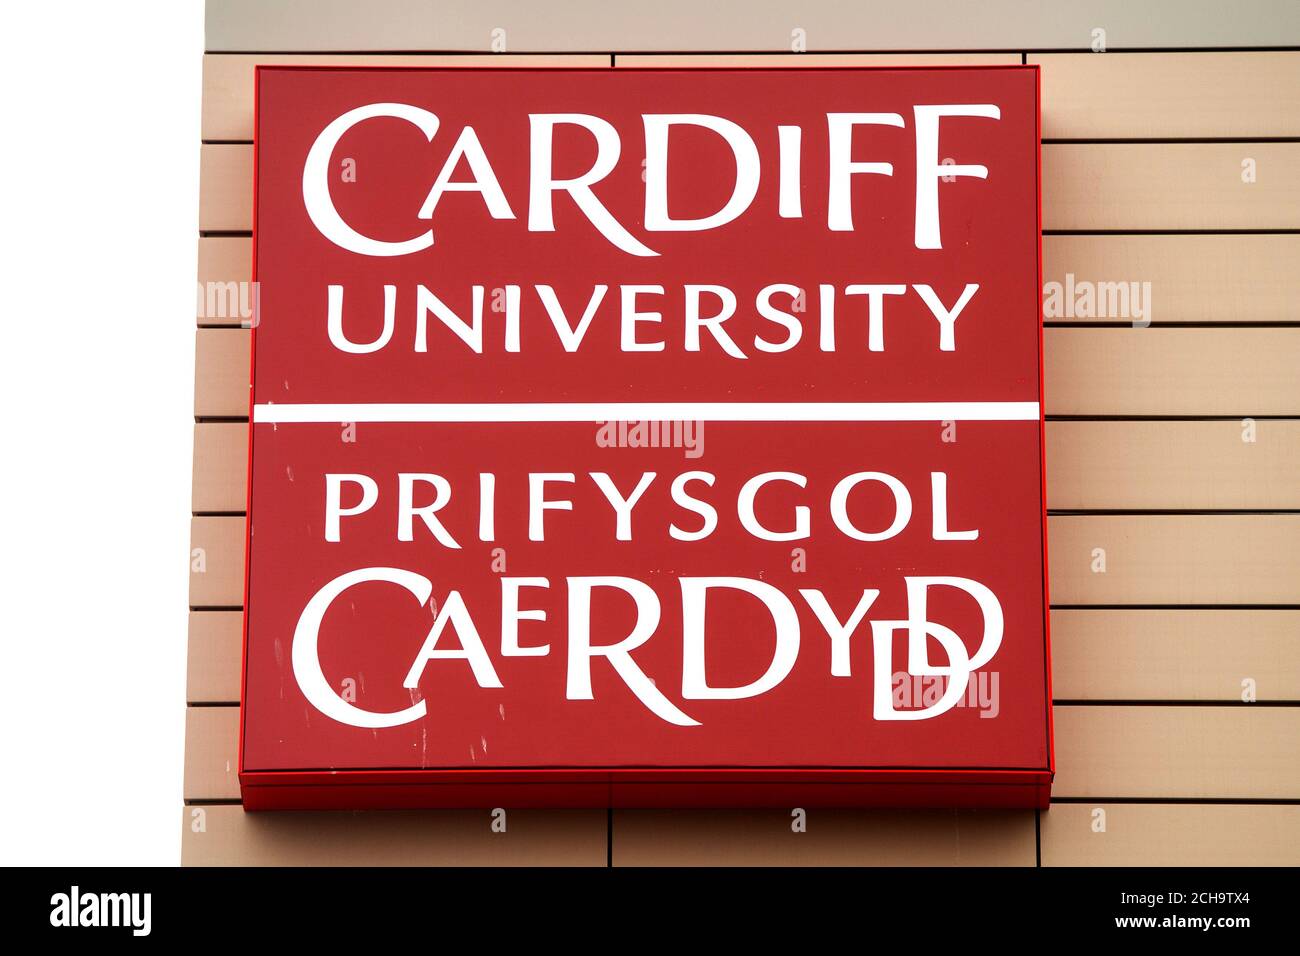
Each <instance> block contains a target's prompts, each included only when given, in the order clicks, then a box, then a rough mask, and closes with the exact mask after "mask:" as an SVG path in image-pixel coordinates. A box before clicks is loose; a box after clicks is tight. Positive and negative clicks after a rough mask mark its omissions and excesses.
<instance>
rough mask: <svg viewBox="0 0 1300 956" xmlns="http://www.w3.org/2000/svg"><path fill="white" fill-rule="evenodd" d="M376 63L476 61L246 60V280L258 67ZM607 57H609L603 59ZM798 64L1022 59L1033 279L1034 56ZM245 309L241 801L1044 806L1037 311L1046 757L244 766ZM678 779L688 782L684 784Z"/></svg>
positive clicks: (1047, 786)
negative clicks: (847, 763) (835, 763)
mask: <svg viewBox="0 0 1300 956" xmlns="http://www.w3.org/2000/svg"><path fill="white" fill-rule="evenodd" d="M756 68H758V67H717V66H699V67H635V68H627V69H628V70H629V71H633V70H635V71H637V72H643V73H681V72H691V73H703V72H718V71H723V70H726V71H734V70H741V69H756ZM268 69H273V70H294V71H320V70H333V71H338V70H367V71H373V70H382V71H385V72H397V73H400V72H420V73H427V72H460V71H465V70H482V69H485V67H415V66H352V67H349V66H346V65H337V64H335V65H324V64H318V65H309V66H308V65H303V66H276V65H274V64H266V65H261V64H259V65H257V66H255V67H254V71H253V221H252V227H253V228H252V256H253V264H252V273H251V275H252V281H253V282H254V283H256V282H257V208H258V201H257V199H258V197H257V188H258V177H257V164H258V135H257V134H258V107H259V92H260V85H261V76H262V71H263V70H268ZM491 69H496V70H500V71H508V72H516V73H554V72H569V73H572V72H601V71H602V69H604V68H602V69H597V68H593V67H543V66H539V67H510V66H506V67H492V68H491ZM608 69H615V67H609V68H608ZM780 69H782V70H798V71H805V72H806V71H831V70H835V71H841V72H844V71H852V72H869V73H881V72H911V71H915V70H932V71H944V72H949V71H954V72H965V71H970V70H1032V71H1033V72H1034V93H1035V100H1036V102H1037V109H1036V110H1035V116H1034V127H1035V137H1034V149H1035V153H1036V156H1035V171H1036V176H1037V183H1036V186H1037V189H1036V193H1037V197H1038V199H1037V208H1036V209H1035V214H1036V230H1037V233H1038V262H1037V285H1036V288H1038V289H1040V290H1041V289H1042V286H1043V146H1042V122H1043V121H1042V111H1043V98H1042V71H1041V68H1040V67H1039V66H1038V65H1037V64H1023V63H1022V64H1020V65H1015V64H1005V65H988V66H958V65H949V66H896V67H895V66H888V67H881V66H815V67H781V68H780ZM260 321H261V315H260V312H258V311H255V312H254V315H253V321H252V325H251V327H250V329H249V362H248V366H249V369H248V383H249V384H248V471H247V476H246V488H245V508H244V606H243V614H242V617H243V626H242V636H241V652H242V659H241V662H240V684H239V701H240V713H239V757H238V767H239V785H240V793H241V796H242V803H243V807H244V809H245V810H367V809H417V808H432V807H442V808H451V807H496V806H502V805H509V806H511V807H515V808H531V807H555V808H559V807H572V808H596V807H618V808H630V807H789V806H808V807H963V808H965V807H969V808H994V807H1015V808H1037V809H1040V810H1045V809H1047V807H1048V805H1049V803H1050V801H1051V792H1052V779H1053V778H1054V777H1055V775H1056V747H1055V734H1054V728H1053V720H1052V650H1051V648H1052V641H1051V605H1050V603H1049V601H1048V564H1047V464H1046V455H1047V449H1046V443H1047V435H1046V411H1045V409H1046V405H1045V402H1044V398H1045V394H1044V385H1043V383H1044V363H1043V322H1042V315H1041V310H1040V315H1039V319H1038V435H1039V438H1038V441H1039V444H1038V461H1039V510H1040V512H1041V513H1042V527H1043V536H1042V541H1043V643H1044V647H1043V651H1044V654H1043V662H1044V666H1043V679H1044V692H1045V698H1044V699H1045V701H1046V703H1047V713H1046V715H1045V716H1046V718H1047V768H1046V769H1041V768H1027V769H1023V770H1019V769H1013V770H1007V769H994V768H989V767H951V768H949V767H945V768H933V767H867V768H862V769H845V768H811V767H797V768H780V767H761V768H756V767H716V768H696V767H692V768H673V767H618V768H598V769H589V768H583V769H577V768H552V767H524V768H513V769H512V768H495V769H492V770H477V769H472V768H464V769H462V768H441V769H429V768H426V769H420V770H415V769H382V770H357V769H346V768H344V769H322V770H284V771H269V770H258V771H247V770H245V769H244V730H245V727H244V707H243V702H244V699H245V692H246V686H245V685H246V682H247V675H248V594H249V585H250V581H251V569H250V566H249V565H250V558H251V549H252V537H251V535H250V534H249V526H250V520H251V515H252V497H253V400H254V396H253V382H254V378H253V374H254V370H255V369H256V362H257V327H258V325H259V324H260ZM683 788H689V789H688V791H687V792H685V793H684V792H683Z"/></svg>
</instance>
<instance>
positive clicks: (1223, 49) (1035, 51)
mask: <svg viewBox="0 0 1300 956" xmlns="http://www.w3.org/2000/svg"><path fill="white" fill-rule="evenodd" d="M1296 51H1300V46H1200V47H1198V46H1185V47H1139V46H1133V47H1113V46H1107V47H1106V53H1108V54H1109V53H1290V52H1296ZM203 52H204V53H205V54H208V55H211V56H484V55H486V56H499V57H501V58H502V59H503V60H504V59H508V58H510V57H518V56H555V57H560V56H612V57H620V56H687V57H708V56H737V55H744V56H791V55H792V51H790V50H736V49H721V50H680V49H679V50H511V51H509V52H508V53H495V54H494V53H493V52H492V51H491V50H482V49H454V50H446V49H443V50H401V49H372V50H318V49H311V50H207V49H205V50H204V51H203ZM827 53H829V54H835V55H840V56H843V55H870V56H876V55H889V56H930V55H934V54H945V55H946V54H958V55H961V54H967V53H973V54H980V53H1005V54H1008V55H1010V54H1025V55H1027V56H1037V55H1039V54H1046V53H1077V54H1081V55H1085V56H1096V53H1094V52H1093V50H1092V49H1091V47H1086V46H1085V47H1039V48H1026V47H1020V48H1017V49H1007V48H1005V47H996V48H994V47H972V48H963V49H946V50H933V49H925V50H893V49H866V50H863V49H843V50H829V49H828V50H822V49H818V50H816V51H815V52H813V53H810V54H794V55H798V56H814V57H815V56H820V55H822V54H827ZM325 65H326V66H329V65H332V64H325ZM337 65H338V66H344V65H346V64H337ZM1007 65H1008V66H1016V65H1017V64H1014V63H1009V64H1007ZM1021 65H1025V64H1021ZM1028 65H1029V66H1033V65H1034V64H1032V63H1031V64H1028ZM590 69H605V67H590ZM737 69H740V67H737Z"/></svg>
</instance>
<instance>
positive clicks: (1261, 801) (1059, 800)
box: [184, 794, 1300, 816]
mask: <svg viewBox="0 0 1300 956" xmlns="http://www.w3.org/2000/svg"><path fill="white" fill-rule="evenodd" d="M1051 799H1052V803H1054V804H1097V803H1116V804H1156V805H1158V804H1174V805H1179V806H1257V807H1289V806H1297V805H1300V797H1058V796H1056V795H1055V794H1053V795H1052V798H1051ZM184 805H185V806H187V807H238V806H242V805H243V801H242V800H240V799H239V798H237V797H185V798H184ZM438 809H439V808H436V807H435V808H432V810H433V812H437V810H438ZM448 809H452V810H454V809H457V808H448ZM614 809H615V810H617V811H619V812H636V810H637V808H635V807H615V808H614ZM702 809H713V808H702ZM838 809H844V810H847V809H852V808H851V807H840V808H838ZM862 810H863V812H868V813H887V812H890V810H889V809H888V808H871V807H863V808H862ZM556 812H559V813H564V812H567V811H566V810H564V809H557V810H556ZM723 812H726V811H723ZM934 812H935V813H944V812H945V811H944V810H942V809H937V808H936V809H934ZM985 812H988V813H1004V812H1006V811H1003V810H990V811H985ZM1025 812H1028V809H1026V811H1025ZM1047 812H1049V813H1050V812H1051V811H1050V808H1049V810H1048V811H1047ZM341 815H342V812H340V816H341Z"/></svg>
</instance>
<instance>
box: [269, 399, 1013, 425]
mask: <svg viewBox="0 0 1300 956" xmlns="http://www.w3.org/2000/svg"><path fill="white" fill-rule="evenodd" d="M1038 419H1039V411H1038V403H1037V402H518V403H516V402H487V403H468V404H465V403H453V404H421V403H407V404H382V403H381V404H310V405H294V404H284V405H280V404H275V403H270V404H264V405H257V406H254V408H253V421H254V422H266V423H286V422H609V421H629V422H630V421H659V422H666V421H709V422H942V421H985V422H1024V421H1038Z"/></svg>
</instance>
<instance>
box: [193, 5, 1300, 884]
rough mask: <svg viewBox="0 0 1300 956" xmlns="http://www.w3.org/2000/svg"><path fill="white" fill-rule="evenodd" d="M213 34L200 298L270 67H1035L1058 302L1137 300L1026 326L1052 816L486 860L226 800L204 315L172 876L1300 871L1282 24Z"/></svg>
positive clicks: (218, 277) (1289, 19)
mask: <svg viewBox="0 0 1300 956" xmlns="http://www.w3.org/2000/svg"><path fill="white" fill-rule="evenodd" d="M435 8H436V9H435ZM882 11H886V12H887V13H888V16H886V15H885V13H883V12H882ZM207 30H208V40H207V49H208V52H207V53H206V54H205V57H204V92H203V114H202V116H203V119H202V138H203V143H202V145H201V146H200V156H201V199H200V236H199V240H198V249H199V255H198V260H199V281H200V284H201V287H202V284H204V283H226V282H232V281H233V282H240V281H246V280H248V279H249V272H250V266H251V258H252V257H251V238H250V235H251V233H250V230H251V208H252V203H251V199H252V191H251V184H252V144H251V140H252V116H253V84H252V78H253V67H254V65H255V64H258V63H266V64H272V63H275V64H288V63H349V64H375V63H413V64H427V65H446V64H454V65H462V66H495V65H503V64H505V65H543V64H554V65H580V66H589V67H591V66H595V67H603V68H609V69H618V68H620V67H626V66H634V65H667V64H674V65H677V64H700V65H706V64H707V65H718V64H727V65H737V66H743V65H751V64H752V65H763V66H767V67H774V66H782V65H790V66H801V65H818V64H822V65H829V64H837V63H855V64H882V65H888V64H898V65H928V64H942V63H974V64H996V63H1022V62H1027V63H1036V64H1039V65H1041V67H1042V70H1043V136H1044V146H1043V172H1044V184H1043V228H1044V238H1043V252H1044V279H1045V281H1046V282H1048V283H1052V282H1059V283H1062V284H1063V285H1065V284H1066V283H1069V282H1073V283H1074V284H1075V285H1076V286H1077V284H1078V283H1082V282H1090V283H1098V284H1100V283H1108V282H1125V283H1130V282H1136V283H1139V285H1140V284H1142V283H1150V285H1149V287H1147V288H1149V289H1150V292H1149V296H1150V299H1149V305H1150V312H1149V314H1148V315H1146V316H1134V315H1132V314H1122V312H1121V313H1120V314H1116V313H1115V312H1113V311H1112V313H1111V314H1107V315H1102V316H1098V315H1086V316H1080V315H1073V316H1064V315H1054V316H1052V315H1049V316H1048V317H1047V318H1046V319H1045V321H1046V324H1047V329H1046V332H1045V345H1044V347H1045V352H1046V371H1045V374H1046V413H1047V416H1048V425H1047V440H1048V445H1047V470H1048V472H1047V479H1048V508H1049V523H1048V529H1049V532H1048V533H1049V554H1050V581H1051V597H1052V607H1053V610H1052V613H1051V627H1052V639H1053V648H1052V650H1053V665H1054V666H1053V681H1054V692H1055V697H1056V700H1055V717H1054V719H1055V727H1056V760H1057V769H1058V773H1057V777H1056V783H1055V786H1054V791H1053V806H1052V808H1051V809H1050V810H1047V811H1043V812H1041V813H1035V812H1034V811H999V812H981V811H965V810H962V811H878V810H877V811H847V810H842V811H809V815H808V820H807V831H806V832H803V833H796V832H793V831H792V827H791V815H790V812H789V811H785V810H778V811H708V812H704V811H636V810H618V811H612V812H606V811H603V810H602V811H588V810H581V811H541V810H529V811H522V810H521V811H510V812H509V813H508V815H507V825H506V828H505V832H504V833H502V832H496V831H497V829H499V827H498V828H494V827H493V825H492V824H493V822H494V821H493V817H492V816H491V815H490V814H489V813H488V812H487V811H429V812H385V813H369V814H351V813H313V814H298V813H294V814H287V813H286V814H245V813H244V812H243V810H242V808H241V807H240V806H239V785H238V780H237V775H236V769H237V754H236V736H237V726H238V701H239V668H240V618H241V615H240V603H241V600H242V593H243V555H244V545H243V526H244V521H243V508H244V491H245V477H246V455H247V446H246V442H247V425H246V418H247V413H248V392H247V389H248V338H247V337H248V334H249V333H248V332H247V330H245V329H242V328H240V316H239V315H238V313H237V312H234V313H233V314H229V315H225V316H222V315H212V314H211V313H210V311H209V310H206V309H205V310H201V312H200V314H199V315H198V317H197V318H198V321H197V332H196V349H197V351H196V358H197V361H196V382H195V403H194V418H195V427H194V490H193V531H192V536H193V543H192V546H193V548H194V549H196V551H195V554H196V555H197V556H198V559H196V560H195V561H194V563H193V565H192V567H193V568H194V571H193V573H192V575H191V588H190V600H189V603H190V607H191V613H190V630H189V655H190V666H189V684H188V693H187V701H188V707H187V710H186V769H185V781H184V803H185V805H184V809H183V820H182V826H183V828H184V836H183V862H184V863H186V864H190V865H206V864H286V865H293V864H388V863H392V864H407V865H420V864H461V865H466V864H529V863H531V864H579V865H601V866H603V865H607V864H613V865H638V864H669V865H672V864H715V865H716V864H732V863H734V864H749V863H755V864H760V863H761V864H894V865H899V864H964V865H1012V866H1034V865H1043V866H1059V865H1128V864H1141V865H1165V864H1168V865H1178V864H1209V865H1247V866H1249V865H1264V864H1287V865H1296V864H1300V373H1298V371H1297V370H1300V5H1296V4H1294V3H1287V2H1276V3H1274V2H1259V3H1255V4H1245V5H1228V4H1216V3H1209V2H1195V3H1174V2H1172V0H1166V2H1160V3H1150V4H1132V3H1125V2H1120V0H1114V2H1092V3H1082V4H1069V5H1065V4H1062V5H1059V6H1058V5H1055V4H1040V3H1030V2H1028V0H998V2H990V3H982V4H968V5H966V4H940V3H937V2H933V0H917V2H913V3H910V4H908V5H906V6H905V7H904V8H901V9H900V8H882V7H878V6H874V5H866V4H861V5H859V4H842V3H835V2H830V0H806V2H802V3H788V4H781V3H776V2H771V0H767V2H761V3H753V4H743V5H742V4H737V3H715V4H697V3H692V4H686V3H682V2H678V0H665V2H661V3H659V4H656V5H653V8H649V7H641V6H640V5H638V6H636V7H635V8H633V7H631V6H628V7H627V8H625V7H624V5H622V4H609V3H596V2H594V0H575V2H569V3H565V4H554V5H551V4H537V3H523V2H513V3H510V2H495V3H493V2H487V3H473V4H471V3H453V4H436V5H435V4H428V3H417V2H415V0H371V2H369V3H365V4H359V3H354V2H352V0H348V2H342V0H329V2H322V3H316V4H307V3H297V4H296V3H291V2H284V0H277V2H269V3H258V2H253V0H209V2H208V13H207ZM1099 30H1100V31H1104V32H1103V33H1100V34H1099V33H1098V32H1097V31H1099ZM498 31H504V32H498ZM797 31H803V34H802V42H805V43H806V45H807V49H808V52H801V53H793V52H789V51H790V50H791V48H792V44H793V45H794V46H796V47H797V46H798V45H799V43H800V41H801V35H800V34H799V33H798V32H797ZM503 44H504V46H505V48H506V50H507V51H508V52H500V53H494V52H490V51H492V50H493V49H499V48H500V47H501V46H502V45H503ZM1102 44H1104V45H1105V48H1106V50H1107V52H1104V53H1103V52H1092V51H1093V49H1094V48H1096V47H1097V46H1099V45H1102ZM494 45H495V46H494ZM820 50H827V51H830V50H834V51H835V52H824V53H823V52H818V51H820ZM254 51H267V52H254ZM383 51H400V52H397V53H390V52H383ZM421 51H427V52H421ZM515 51H519V52H515ZM897 51H933V52H897ZM1067 277H1072V278H1067ZM1099 549H1100V550H1099ZM1101 552H1104V556H1105V565H1104V570H1099V564H1098V555H1099V553H1101ZM1252 688H1253V690H1254V693H1255V695H1256V696H1257V700H1255V701H1254V702H1247V701H1246V700H1243V696H1250V693H1249V692H1250V691H1251V689H1252Z"/></svg>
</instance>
